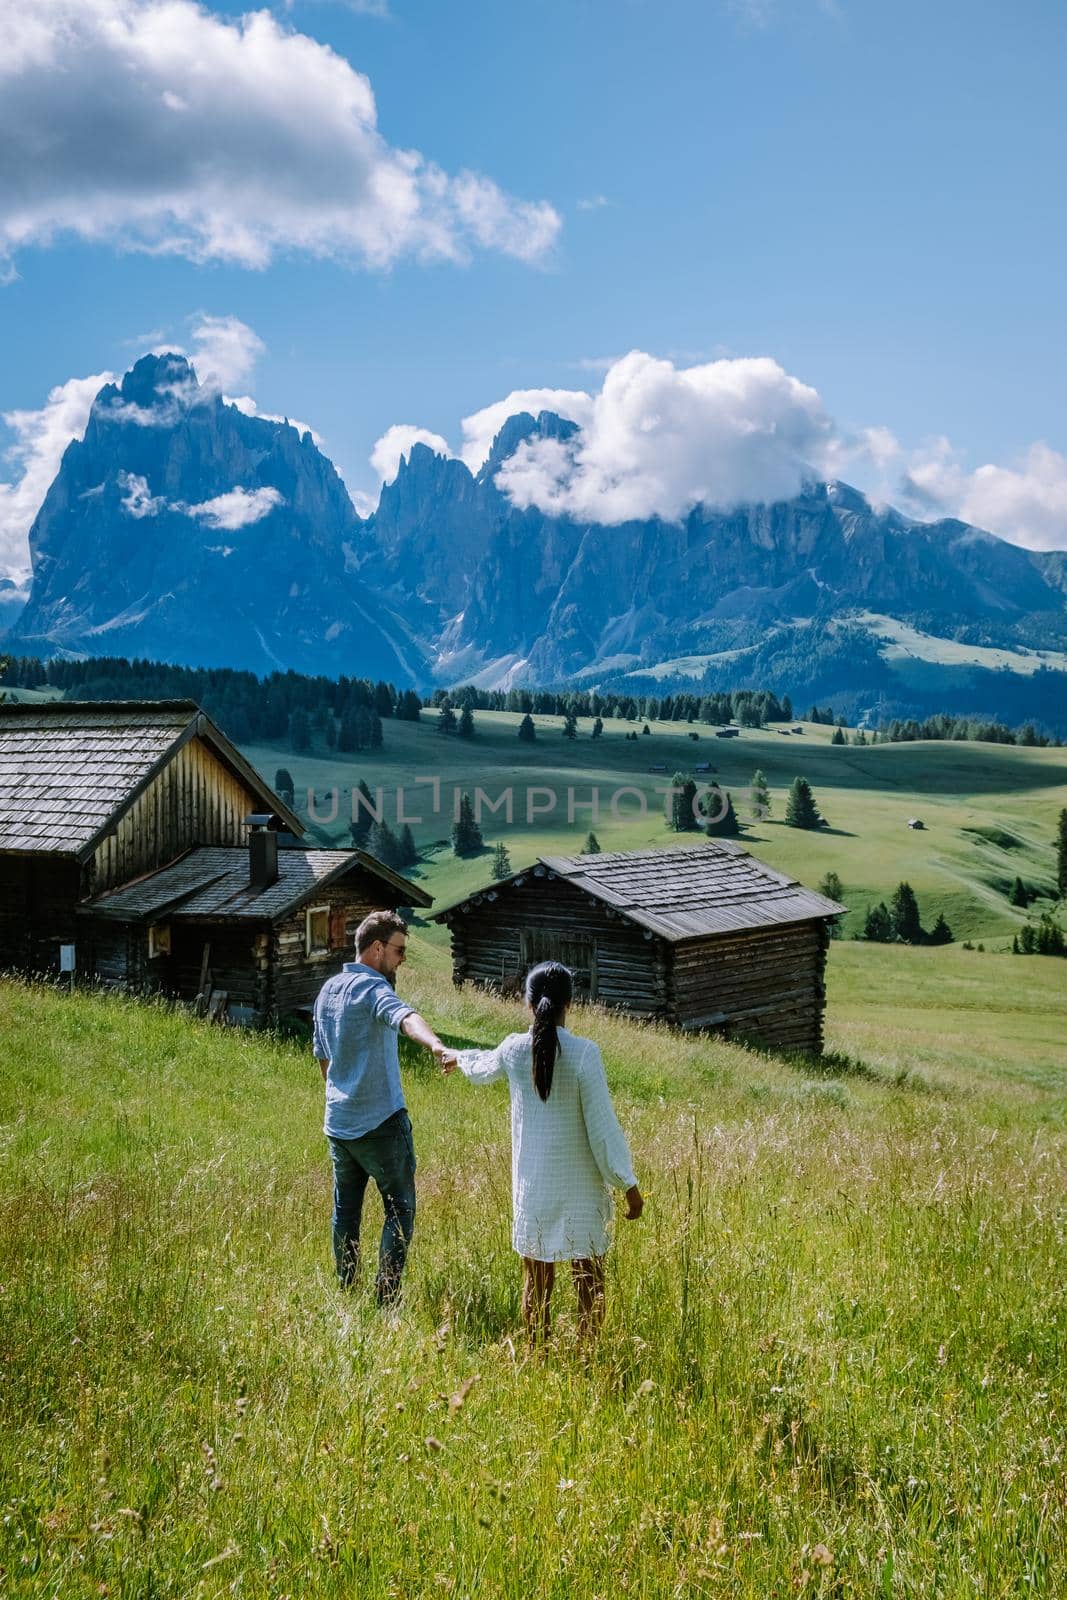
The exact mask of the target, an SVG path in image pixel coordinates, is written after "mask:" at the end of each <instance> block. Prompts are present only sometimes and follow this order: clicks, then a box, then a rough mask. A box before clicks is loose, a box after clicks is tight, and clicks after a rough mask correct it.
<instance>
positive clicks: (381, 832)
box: [367, 817, 400, 867]
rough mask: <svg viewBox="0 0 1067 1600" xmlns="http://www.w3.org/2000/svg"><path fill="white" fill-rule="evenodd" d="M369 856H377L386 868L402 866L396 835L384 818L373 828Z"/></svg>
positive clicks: (368, 846)
mask: <svg viewBox="0 0 1067 1600" xmlns="http://www.w3.org/2000/svg"><path fill="white" fill-rule="evenodd" d="M367 851H368V854H370V855H372V856H375V857H376V858H377V859H378V860H379V861H380V862H382V863H383V865H384V866H387V867H398V866H399V865H400V859H399V856H400V850H399V845H398V843H397V837H396V834H395V833H394V832H393V830H392V828H391V827H390V826H389V824H388V823H387V822H386V820H385V818H384V817H383V818H382V820H381V822H376V823H375V824H374V826H373V828H371V831H370V838H369V839H368V841H367Z"/></svg>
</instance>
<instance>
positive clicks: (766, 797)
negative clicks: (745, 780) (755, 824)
mask: <svg viewBox="0 0 1067 1600" xmlns="http://www.w3.org/2000/svg"><path fill="white" fill-rule="evenodd" d="M748 787H749V792H750V794H751V795H752V815H753V816H754V817H755V818H756V819H757V821H758V820H759V819H760V818H761V817H769V816H770V814H771V791H770V790H769V789H768V787H767V780H766V778H765V777H764V776H763V770H762V768H759V767H757V769H756V771H755V772H754V773H753V774H752V782H751V783H750V784H749V786H748Z"/></svg>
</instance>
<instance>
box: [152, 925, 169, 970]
mask: <svg viewBox="0 0 1067 1600" xmlns="http://www.w3.org/2000/svg"><path fill="white" fill-rule="evenodd" d="M169 955H170V923H169V922H154V923H153V924H152V926H151V927H150V928H149V930H148V959H149V961H155V960H156V958H157V957H158V956H169Z"/></svg>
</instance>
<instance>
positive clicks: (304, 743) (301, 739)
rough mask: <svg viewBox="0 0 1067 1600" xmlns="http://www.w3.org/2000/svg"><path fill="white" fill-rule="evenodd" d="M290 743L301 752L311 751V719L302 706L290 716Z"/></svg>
mask: <svg viewBox="0 0 1067 1600" xmlns="http://www.w3.org/2000/svg"><path fill="white" fill-rule="evenodd" d="M289 743H290V744H291V745H292V747H293V749H294V750H298V751H301V752H303V751H305V750H310V749H311V718H310V717H309V716H308V714H307V712H306V711H305V710H304V708H303V707H302V706H298V707H297V708H296V710H295V711H293V712H291V713H290V715H289Z"/></svg>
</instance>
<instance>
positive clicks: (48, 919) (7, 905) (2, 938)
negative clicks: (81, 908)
mask: <svg viewBox="0 0 1067 1600" xmlns="http://www.w3.org/2000/svg"><path fill="white" fill-rule="evenodd" d="M78 882H79V872H78V864H77V862H76V861H73V860H68V859H66V858H65V857H63V856H49V855H43V854H42V855H40V856H36V855H34V856H29V855H27V856H5V855H0V967H10V968H14V969H16V970H18V971H20V972H41V973H53V972H57V971H58V970H59V947H60V945H61V944H73V943H76V942H77V930H76V928H75V922H74V906H75V903H76V902H77V899H78Z"/></svg>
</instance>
